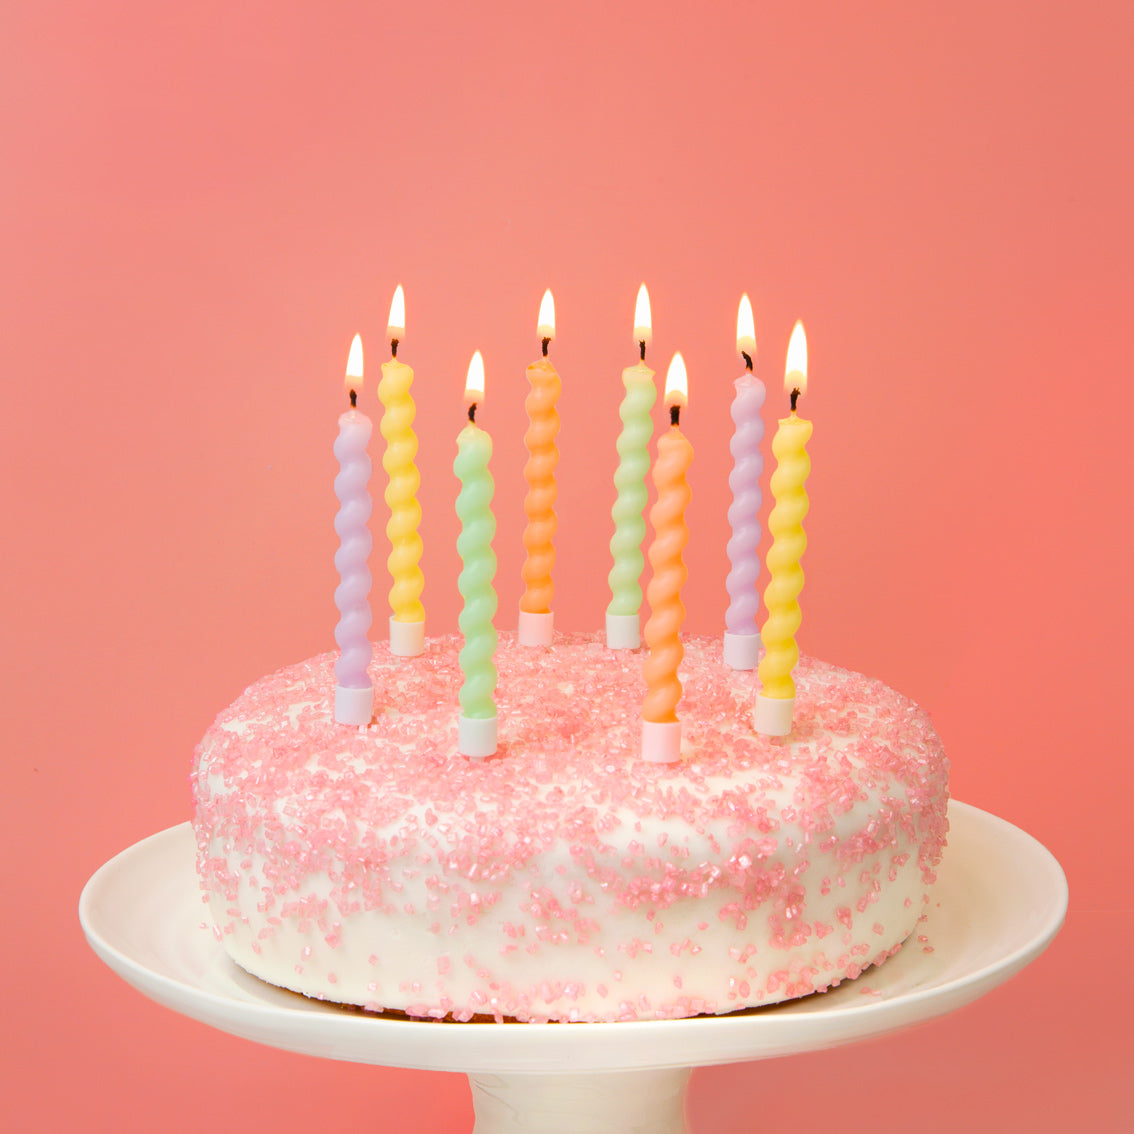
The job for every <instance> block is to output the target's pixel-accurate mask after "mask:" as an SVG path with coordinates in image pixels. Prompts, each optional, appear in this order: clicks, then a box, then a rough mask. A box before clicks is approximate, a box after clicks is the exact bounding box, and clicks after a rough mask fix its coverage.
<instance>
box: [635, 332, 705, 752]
mask: <svg viewBox="0 0 1134 1134" xmlns="http://www.w3.org/2000/svg"><path fill="white" fill-rule="evenodd" d="M679 364H680V369H681V373H682V378H683V377H684V363H683V362H682V360H681V355H680V354H678V355H675V356H674V361H673V363H671V365H670V374H669V376H668V377H667V379H666V401H667V403H669V405H670V420H671V422H672V424H671V426H670V428H669V431H668V432H667V433H665V434H663V435H662V437H661V438H660V439H659V440H658V455H657V460H656V461H655V462H654V469H653V479H654V486H655V488H656V490H657V500H656V501H655V502H654V506H653V507H652V508H651V509H650V524H651V525H652V526H653V529H654V538H653V542H652V543H651V544H650V566H651V567H652V568H653V576H652V577H651V579H650V583H649V586H648V587H647V588H646V599H647V601H648V602H649V604H650V617H649V619H648V621H647V622H646V629H645V636H646V645H647V646H649V651H650V652H649V655H648V656H647V657H646V661H645V664H644V666H643V669H642V673H643V676H644V677H645V679H646V687H647V690H646V697H645V700H644V701H643V702H642V721H643V731H642V755H643V757H644V758H645V759H646V760H651V761H654V762H657V763H671V762H672V761H674V760H676V759H677V758H678V756H679V755H680V751H681V725H680V722H679V721H678V719H677V704H678V702H679V701H680V700H681V681H680V679H679V678H678V676H677V671H678V668H679V666H680V665H681V659H682V658H683V657H684V655H685V651H684V648H683V647H682V645H681V624H682V622H683V621H684V620H685V607H684V605H683V604H682V602H681V588H682V586H684V584H685V580H686V579H687V578H688V576H689V572H688V570H687V569H686V566H685V562H684V560H683V559H682V552H683V551H684V550H685V545H686V544H687V543H688V542H689V528H688V527H687V526H686V523H685V509H686V508H687V507H688V505H689V501H690V499H691V496H692V493H691V492H690V490H689V484H688V482H687V481H686V479H685V474H686V473H687V472H688V471H689V465H690V463H691V462H692V460H693V446H692V445H690V444H689V442H688V440H687V439H686V438H685V435H684V434H683V433H682V432H681V429H680V428H679V425H678V421H679V411H680V400H679V399H678V398H677V397H676V396H673V395H671V388H670V383H671V381H673V375H674V371H675V369H676V368H677V367H678V365H679Z"/></svg>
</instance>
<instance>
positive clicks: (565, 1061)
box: [79, 801, 1067, 1134]
mask: <svg viewBox="0 0 1134 1134" xmlns="http://www.w3.org/2000/svg"><path fill="white" fill-rule="evenodd" d="M949 821H950V824H951V829H950V832H949V847H948V849H947V850H946V852H945V859H944V861H943V862H942V864H941V869H940V871H939V872H938V881H937V885H936V887H935V889H934V891H933V901H932V904H931V908H930V910H929V913H928V917H927V919H926V921H925V922H923V923H922V924H921V925H919V926H918V928H917V931H916V936H914V937H912V938H911V939H910V940H909V941H907V942H906V944H905V946H904V947H903V948H902V950H901V951H900V952H899V953H898V954H897V955H896V956H894V957H891V958H890V959H889V960H888V961H887V962H886V963H885V964H884V965H881V966H879V967H878V968H876V969H869V970H867V972H865V973H863V975H862V976H861V977H859V979H858V980H855V981H844V982H843V983H842V984H841V985H840V986H839V987H838V988H835V989H832V990H831V991H830V992H826V993H820V994H816V995H814V996H808V997H804V998H803V999H801V1000H792V1001H788V1002H786V1003H784V1004H777V1005H771V1006H769V1007H766V1008H756V1009H750V1010H748V1011H745V1012H736V1013H732V1014H730V1015H727V1016H699V1017H696V1018H694V1019H691V1020H658V1021H641V1022H635V1023H623V1024H516V1023H505V1024H492V1023H488V1024H479V1023H469V1024H451V1023H449V1024H447V1023H436V1022H427V1021H420V1020H407V1019H403V1018H401V1017H391V1016H381V1015H371V1014H368V1013H364V1012H360V1011H356V1010H352V1009H349V1008H343V1007H340V1006H336V1005H330V1004H324V1003H321V1002H319V1001H313V1000H306V999H304V998H303V997H301V996H296V995H295V994H293V993H290V992H285V991H283V990H281V989H278V988H273V987H272V986H270V985H266V984H264V983H263V982H261V981H259V980H257V979H256V978H255V977H252V976H249V975H248V974H247V973H246V972H244V971H243V970H242V969H240V968H239V967H238V966H237V965H235V964H233V963H232V962H231V961H230V960H229V959H228V956H227V955H226V954H225V952H224V950H223V948H222V947H221V946H220V944H219V943H218V942H217V941H216V939H215V938H214V937H213V935H212V933H211V932H209V931H208V930H206V929H205V928H203V924H204V923H205V921H206V920H207V917H206V911H205V908H204V906H203V905H202V904H201V896H200V891H199V889H198V886H197V878H196V874H195V869H194V849H195V848H194V843H193V834H192V831H191V829H190V827H189V824H188V823H183V824H182V825H181V826H179V827H172V828H170V829H169V830H168V831H162V832H160V833H159V834H156V835H152V836H151V837H150V838H148V839H144V840H143V841H142V842H140V843H137V844H136V845H135V846H132V847H130V848H129V849H128V850H126V851H123V852H122V853H121V854H120V855H118V856H116V857H115V858H113V859H111V860H110V862H108V863H107V864H106V865H105V866H103V867H102V868H101V869H99V870H98V871H97V872H96V873H95V874H94V876H93V877H92V878H91V879H90V881H89V882H88V883H87V885H86V887H85V888H84V889H83V894H82V897H81V898H80V900H79V918H80V921H81V922H82V925H83V931H84V932H85V933H86V935H87V940H88V941H89V942H90V945H91V947H92V948H93V949H94V951H95V952H96V953H97V954H98V955H99V957H101V958H102V959H103V960H104V961H105V962H106V963H107V964H108V965H109V966H110V967H111V968H112V969H114V971H115V972H116V973H118V974H119V976H121V977H123V978H124V979H125V980H127V981H128V982H129V983H130V984H132V985H133V986H134V987H135V988H137V989H139V990H140V991H141V992H143V993H144V994H145V995H146V996H149V997H150V998H151V999H153V1000H156V1001H157V1002H158V1003H159V1004H164V1005H166V1006H167V1007H169V1008H173V1009H174V1010H175V1011H178V1012H182V1013H184V1014H185V1015H187V1016H191V1017H193V1018H194V1019H197V1020H201V1021H203V1022H204V1023H207V1024H211V1025H212V1026H214V1027H217V1028H220V1029H222V1030H224V1031H226V1032H230V1033H232V1034H233V1035H238V1036H242V1037H244V1038H245V1039H251V1040H255V1041H256V1042H258V1043H264V1044H268V1045H270V1046H273V1047H278V1048H283V1049H284V1050H287V1051H295V1052H299V1053H301V1054H305V1055H318V1056H322V1057H323V1058H327V1059H342V1060H349V1061H352V1062H355V1063H369V1064H377V1065H382V1066H389V1067H412V1068H420V1069H426V1070H434V1071H463V1072H465V1073H466V1074H467V1075H468V1076H469V1081H470V1083H471V1086H472V1093H473V1102H474V1105H475V1109H476V1126H475V1128H474V1134H520V1132H523V1134H639V1132H640V1134H685V1132H686V1131H687V1129H688V1128H687V1126H686V1123H685V1118H684V1100H685V1087H686V1084H687V1083H688V1080H689V1075H690V1071H691V1069H692V1068H694V1067H701V1066H709V1065H712V1064H720V1063H735V1062H740V1061H742V1060H751V1059H770V1058H774V1057H776V1056H782V1055H793V1054H796V1053H799V1052H804V1051H817V1050H820V1049H822V1048H827V1047H835V1046H837V1045H839V1044H844V1043H852V1042H854V1041H855V1040H859V1039H865V1038H866V1037H868V1036H877V1035H882V1034H884V1033H885V1032H890V1031H894V1030H896V1029H898V1028H902V1027H906V1026H908V1025H910V1024H915V1023H918V1022H921V1021H924V1020H929V1019H932V1018H933V1017H935V1016H940V1015H943V1014H944V1013H946V1012H950V1011H952V1010H953V1009H955V1008H959V1007H961V1006H962V1005H964V1004H968V1003H970V1002H971V1001H973V1000H976V999H977V998H978V997H980V996H983V995H984V993H986V992H988V991H989V990H991V989H992V988H995V987H996V986H997V985H998V984H1001V983H1002V982H1003V981H1005V980H1007V979H1008V978H1009V977H1010V976H1012V975H1013V974H1014V973H1017V972H1019V971H1020V969H1022V968H1023V967H1024V966H1025V965H1027V964H1028V963H1029V962H1031V961H1033V960H1034V959H1035V958H1036V957H1037V956H1039V954H1040V953H1041V952H1042V951H1043V950H1044V948H1045V947H1046V946H1047V945H1048V944H1049V943H1050V941H1051V940H1052V938H1053V937H1054V936H1055V934H1056V933H1057V932H1058V930H1059V927H1060V925H1062V923H1063V918H1064V915H1065V913H1066V911H1067V881H1066V879H1065V878H1064V876H1063V871H1062V870H1061V869H1060V867H1059V863H1058V862H1056V861H1055V859H1054V858H1053V857H1052V855H1051V854H1050V853H1049V852H1048V851H1047V850H1045V849H1044V847H1043V846H1041V845H1040V844H1039V843H1038V842H1036V840H1035V839H1033V838H1032V837H1031V836H1030V835H1027V834H1025V833H1024V832H1023V831H1021V830H1019V829H1018V828H1016V827H1013V826H1012V825H1011V824H1010V823H1006V822H1005V821H1004V820H1003V819H998V818H997V817H996V816H994V815H989V814H988V813H987V812H984V811H978V810H977V809H976V808H975V807H969V806H967V805H965V804H963V803H957V802H955V801H954V802H953V803H951V804H950V805H949Z"/></svg>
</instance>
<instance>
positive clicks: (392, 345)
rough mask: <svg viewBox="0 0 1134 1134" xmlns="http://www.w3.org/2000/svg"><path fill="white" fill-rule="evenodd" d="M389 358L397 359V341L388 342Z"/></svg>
mask: <svg viewBox="0 0 1134 1134" xmlns="http://www.w3.org/2000/svg"><path fill="white" fill-rule="evenodd" d="M390 357H391V358H397V357H398V340H397V339H391V340H390Z"/></svg>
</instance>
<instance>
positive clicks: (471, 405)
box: [469, 402, 476, 425]
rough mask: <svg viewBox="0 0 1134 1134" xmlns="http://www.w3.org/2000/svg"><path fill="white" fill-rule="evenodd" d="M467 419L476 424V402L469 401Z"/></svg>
mask: <svg viewBox="0 0 1134 1134" xmlns="http://www.w3.org/2000/svg"><path fill="white" fill-rule="evenodd" d="M469 421H471V422H472V423H473V424H474V425H475V424H476V402H469Z"/></svg>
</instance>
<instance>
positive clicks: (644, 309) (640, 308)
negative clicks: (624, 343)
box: [634, 284, 654, 343]
mask: <svg viewBox="0 0 1134 1134" xmlns="http://www.w3.org/2000/svg"><path fill="white" fill-rule="evenodd" d="M653 337H654V326H653V322H652V321H651V318H650V293H649V292H648V291H646V285H645V284H642V286H641V287H640V288H638V299H637V302H636V303H635V304H634V341H635V342H636V343H648V342H649V341H650V340H651V339H652V338H653Z"/></svg>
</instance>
